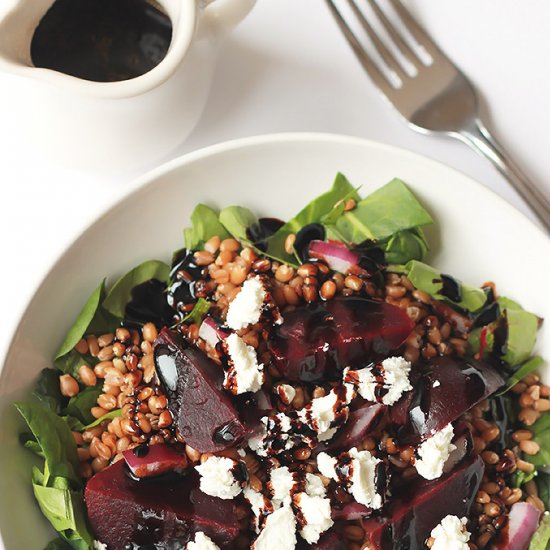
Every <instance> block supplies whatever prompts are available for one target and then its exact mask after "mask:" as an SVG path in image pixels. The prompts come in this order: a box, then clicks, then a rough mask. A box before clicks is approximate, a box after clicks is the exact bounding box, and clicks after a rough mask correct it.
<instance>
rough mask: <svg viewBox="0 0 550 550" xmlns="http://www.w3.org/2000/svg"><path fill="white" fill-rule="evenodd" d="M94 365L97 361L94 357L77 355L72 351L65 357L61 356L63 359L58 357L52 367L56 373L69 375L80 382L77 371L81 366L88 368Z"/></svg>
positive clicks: (76, 352)
mask: <svg viewBox="0 0 550 550" xmlns="http://www.w3.org/2000/svg"><path fill="white" fill-rule="evenodd" d="M96 363H97V359H95V358H94V357H92V356H90V355H82V354H80V353H78V351H76V350H75V349H73V350H71V351H70V352H69V353H67V354H66V355H63V357H58V358H57V359H56V360H55V361H54V366H55V368H56V369H57V370H58V371H61V372H62V373H63V374H70V375H71V376H73V377H75V378H76V379H77V380H80V375H79V374H78V369H79V368H80V367H81V366H82V365H86V366H88V367H90V366H92V365H95V364H96ZM53 372H55V371H53ZM57 376H59V373H58V374H57ZM58 384H59V380H58Z"/></svg>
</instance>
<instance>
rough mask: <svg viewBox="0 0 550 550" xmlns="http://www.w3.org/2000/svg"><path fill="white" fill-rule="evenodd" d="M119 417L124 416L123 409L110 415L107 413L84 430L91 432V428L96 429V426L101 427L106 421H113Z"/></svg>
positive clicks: (116, 410)
mask: <svg viewBox="0 0 550 550" xmlns="http://www.w3.org/2000/svg"><path fill="white" fill-rule="evenodd" d="M117 416H122V409H113V410H112V411H109V412H108V413H105V414H104V415H103V416H100V417H99V418H96V419H95V420H94V421H93V422H91V423H90V424H88V425H86V426H84V428H83V429H82V430H79V431H84V430H89V429H90V428H95V427H96V426H99V425H100V424H101V423H102V422H103V421H104V420H112V419H113V418H116V417H117Z"/></svg>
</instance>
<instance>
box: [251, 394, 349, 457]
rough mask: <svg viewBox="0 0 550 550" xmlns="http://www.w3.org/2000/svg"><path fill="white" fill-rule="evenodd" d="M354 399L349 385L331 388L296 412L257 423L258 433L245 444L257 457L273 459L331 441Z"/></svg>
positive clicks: (344, 421) (343, 422)
mask: <svg viewBox="0 0 550 550" xmlns="http://www.w3.org/2000/svg"><path fill="white" fill-rule="evenodd" d="M354 396H355V390H354V389H353V386H352V385H351V384H344V385H343V386H340V387H338V388H333V389H332V390H331V391H330V392H329V393H328V394H327V395H325V396H323V397H317V398H315V399H312V400H311V403H309V405H307V406H306V407H304V408H303V409H300V410H299V411H291V412H289V413H286V414H285V413H278V414H276V415H273V416H264V417H263V418H262V419H261V424H262V427H261V430H260V432H259V433H258V434H256V435H254V436H253V437H251V438H250V439H249V440H248V446H249V447H250V449H252V450H253V451H254V452H255V453H257V454H258V455H259V456H263V457H265V456H273V455H277V454H280V453H282V452H284V451H288V450H290V449H292V448H293V447H295V446H302V445H304V443H305V444H306V445H308V446H309V447H314V446H315V445H316V444H317V443H318V442H320V441H327V440H329V439H331V438H332V437H333V436H334V434H335V433H336V431H337V430H338V428H340V427H341V426H342V425H344V424H345V423H346V421H347V419H348V416H349V406H348V405H349V403H350V402H351V400H352V399H353V397H354Z"/></svg>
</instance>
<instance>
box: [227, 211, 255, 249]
mask: <svg viewBox="0 0 550 550" xmlns="http://www.w3.org/2000/svg"><path fill="white" fill-rule="evenodd" d="M220 222H221V223H222V225H223V226H224V227H225V229H227V231H229V233H230V234H231V235H232V236H233V237H234V238H235V239H237V240H238V241H241V242H243V243H246V242H249V239H248V236H247V234H246V230H247V229H248V228H249V227H250V226H251V225H253V224H255V223H258V218H257V217H256V215H255V214H254V213H253V212H252V211H251V210H249V209H248V208H243V207H242V206H228V207H227V208H224V209H223V210H222V211H221V212H220Z"/></svg>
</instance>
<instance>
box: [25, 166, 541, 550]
mask: <svg viewBox="0 0 550 550" xmlns="http://www.w3.org/2000/svg"><path fill="white" fill-rule="evenodd" d="M431 224H433V220H432V217H431V215H430V213H429V212H428V211H427V210H426V209H425V208H424V207H423V206H422V204H420V202H419V201H418V200H417V199H416V197H415V196H414V194H413V193H412V192H411V190H410V189H409V188H408V187H407V185H406V184H405V183H403V182H402V181H400V180H399V179H394V180H392V181H390V182H389V183H388V184H386V185H384V186H383V187H381V188H380V189H378V190H376V191H375V192H373V193H372V194H370V195H368V196H366V197H365V198H361V196H360V193H359V189H357V188H355V187H354V186H353V185H352V184H351V183H350V182H349V181H348V180H347V179H346V178H345V176H343V175H342V174H338V175H337V176H336V179H335V181H334V183H333V185H332V187H331V188H330V189H329V190H328V191H327V192H326V193H324V194H322V195H320V196H319V197H317V198H315V199H314V200H313V201H311V202H310V203H309V204H308V205H306V206H305V207H304V208H303V209H302V210H301V211H300V212H299V213H298V214H296V216H295V217H294V218H292V219H290V220H288V221H286V222H283V221H281V220H278V219H273V218H261V219H258V218H257V216H256V215H255V214H254V213H253V212H251V211H250V210H249V209H247V208H244V207H241V206H230V207H227V208H224V209H223V210H221V211H217V210H214V209H212V208H210V207H209V206H207V205H204V204H199V205H197V206H196V208H195V209H194V211H193V213H192V215H191V225H190V227H188V228H187V229H185V231H184V238H185V248H182V249H181V250H178V251H176V252H175V253H174V255H173V258H172V260H171V263H170V265H169V264H167V263H165V262H163V261H160V260H151V261H147V262H144V263H142V264H141V265H138V266H137V267H135V268H134V269H132V270H131V271H130V272H129V273H127V274H126V275H124V276H122V277H121V278H120V279H118V280H117V281H116V282H115V283H114V284H112V285H109V284H107V282H106V281H105V280H104V281H102V282H100V283H99V285H98V287H97V288H96V289H95V290H94V291H93V292H92V293H91V295H90V296H89V298H88V299H87V301H86V303H85V304H84V306H83V307H82V310H81V312H80V314H79V316H78V318H77V319H76V321H75V323H74V325H73V326H72V327H71V329H70V330H69V332H68V334H67V335H66V337H65V339H64V340H63V342H62V344H61V346H60V347H59V350H58V352H57V353H56V355H55V357H54V358H53V365H52V368H48V369H44V370H43V371H42V372H41V373H40V376H39V378H38V380H37V382H36V385H35V387H34V391H33V394H32V399H29V401H25V402H18V403H16V404H15V406H16V408H17V409H18V411H19V412H20V414H21V416H22V417H23V419H24V421H25V423H26V428H25V430H24V431H23V432H22V433H21V436H20V439H21V443H22V445H24V446H25V447H26V448H27V449H28V450H29V451H31V452H33V453H35V454H36V455H38V457H40V459H41V460H40V464H41V466H40V467H38V466H34V467H33V468H32V472H30V476H29V477H30V481H31V484H32V490H33V492H34V495H35V497H36V500H37V502H38V505H39V506H40V508H41V510H42V512H43V514H44V516H45V517H46V518H47V519H48V521H49V522H50V523H51V525H52V527H53V528H54V529H55V530H56V531H57V534H58V535H57V538H55V539H54V540H52V542H50V543H49V544H48V546H47V550H61V549H71V548H73V549H77V550H85V549H92V548H94V549H102V550H105V549H106V550H138V549H141V550H153V549H158V550H161V549H165V550H178V549H181V550H215V549H217V548H227V549H253V550H275V549H277V550H292V549H295V548H296V549H300V548H308V547H311V548H317V549H327V550H328V549H351V550H360V549H361V550H363V549H365V550H366V549H371V550H394V549H408V550H413V549H427V548H429V549H432V550H468V549H470V550H475V549H479V550H481V549H483V548H487V549H490V550H494V549H511V550H527V549H529V550H546V549H547V548H548V547H549V541H550V515H549V514H548V512H547V511H546V510H549V509H550V473H549V472H550V470H548V468H550V415H549V414H547V412H548V411H549V410H550V386H546V385H544V384H543V383H542V382H541V379H540V377H539V375H538V371H539V369H540V368H541V367H542V365H543V364H544V361H543V359H542V358H541V357H538V356H536V355H533V348H534V345H535V342H536V337H537V331H538V328H539V327H540V324H541V323H542V319H540V318H539V317H538V316H537V315H536V314H535V313H531V312H529V311H526V310H524V309H523V308H522V307H521V306H520V305H519V304H518V303H517V302H515V301H514V300H512V299H511V298H508V297H505V296H501V295H500V294H499V292H498V291H497V287H496V285H495V284H494V283H492V282H487V283H485V284H484V285H482V286H481V287H480V288H478V287H474V286H471V285H469V284H467V283H465V282H462V281H459V280H458V279H456V278H454V277H453V276H451V275H449V274H446V273H441V272H440V270H438V269H437V267H435V266H430V265H428V264H427V263H425V261H424V260H425V257H426V254H427V252H428V242H427V240H426V236H425V233H424V228H425V227H426V226H428V225H431Z"/></svg>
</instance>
